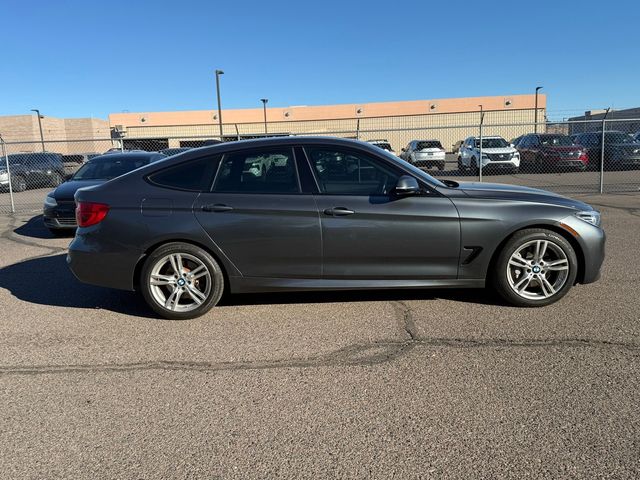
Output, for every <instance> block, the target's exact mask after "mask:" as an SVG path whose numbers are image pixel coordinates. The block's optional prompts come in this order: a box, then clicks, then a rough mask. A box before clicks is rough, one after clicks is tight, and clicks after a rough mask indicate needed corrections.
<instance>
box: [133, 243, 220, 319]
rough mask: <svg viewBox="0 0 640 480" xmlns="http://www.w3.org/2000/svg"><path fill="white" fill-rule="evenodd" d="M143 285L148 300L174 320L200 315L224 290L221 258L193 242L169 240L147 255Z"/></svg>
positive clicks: (156, 308) (144, 294)
mask: <svg viewBox="0 0 640 480" xmlns="http://www.w3.org/2000/svg"><path fill="white" fill-rule="evenodd" d="M140 289H141V291H142V295H143V297H144V299H145V301H146V302H147V304H148V305H149V306H150V307H151V308H152V309H153V310H154V311H155V312H156V313H158V314H159V315H161V316H162V317H164V318H168V319H171V320H187V319H191V318H196V317H199V316H200V315H203V314H205V313H206V312H208V311H209V310H210V309H211V308H213V307H214V306H215V305H216V304H217V303H218V301H220V298H221V297H222V292H223V291H224V276H223V274H222V270H221V268H220V265H218V262H217V261H216V260H215V259H214V258H213V257H212V256H211V255H210V254H209V253H208V252H207V251H205V250H203V249H202V248H200V247H197V246H195V245H191V244H189V243H182V242H180V243H178V242H176V243H168V244H166V245H163V246H161V247H159V248H158V249H156V250H154V251H153V252H152V253H151V254H150V255H149V257H148V258H147V259H146V261H145V263H144V265H143V268H142V272H141V277H140Z"/></svg>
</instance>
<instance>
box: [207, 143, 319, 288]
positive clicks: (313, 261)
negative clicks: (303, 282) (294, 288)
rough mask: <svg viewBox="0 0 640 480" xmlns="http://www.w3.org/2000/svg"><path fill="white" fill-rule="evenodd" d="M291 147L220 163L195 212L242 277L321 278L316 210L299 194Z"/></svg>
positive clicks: (230, 156) (238, 154)
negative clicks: (211, 189) (211, 187)
mask: <svg viewBox="0 0 640 480" xmlns="http://www.w3.org/2000/svg"><path fill="white" fill-rule="evenodd" d="M299 192H300V182H299V179H298V174H297V168H296V162H295V157H294V155H293V151H292V149H291V148H290V147H279V148H270V149H259V150H251V151H247V150H242V151H239V152H232V153H229V154H226V155H225V156H224V157H223V159H222V160H221V162H220V167H219V168H218V173H217V176H216V180H215V183H214V187H213V192H212V193H209V192H208V193H202V194H200V196H199V197H198V199H197V201H196V203H195V205H194V212H195V215H196V218H197V219H198V221H199V222H200V224H201V225H202V226H203V227H204V229H205V230H206V231H207V233H208V234H209V236H210V237H211V238H212V240H213V241H214V242H215V243H216V244H217V246H218V247H219V248H220V249H221V250H222V251H223V252H224V253H225V255H226V256H227V257H229V259H230V260H231V261H232V262H233V263H234V265H235V266H236V267H237V268H238V270H240V272H241V273H242V275H244V276H252V277H279V278H320V275H321V265H322V250H321V238H320V236H321V230H320V219H319V214H318V208H317V206H316V203H315V200H314V198H313V196H312V195H310V194H306V195H305V194H301V193H299Z"/></svg>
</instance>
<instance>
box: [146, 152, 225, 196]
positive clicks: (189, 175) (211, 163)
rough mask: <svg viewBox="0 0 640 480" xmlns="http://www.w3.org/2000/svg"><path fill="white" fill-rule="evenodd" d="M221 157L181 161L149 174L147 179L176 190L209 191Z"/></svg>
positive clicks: (154, 183)
mask: <svg viewBox="0 0 640 480" xmlns="http://www.w3.org/2000/svg"><path fill="white" fill-rule="evenodd" d="M220 158H221V156H220V155H216V156H213V157H203V158H198V159H195V160H190V161H187V162H184V163H180V164H178V165H174V166H172V167H167V168H164V169H162V170H160V171H158V172H155V173H152V174H150V175H148V176H147V180H148V181H149V182H150V183H152V184H153V185H157V186H159V187H164V188H171V189H174V190H188V191H194V192H202V191H205V190H206V191H208V190H209V189H210V187H211V184H212V182H213V176H214V174H215V172H216V170H217V169H218V164H219V163H220Z"/></svg>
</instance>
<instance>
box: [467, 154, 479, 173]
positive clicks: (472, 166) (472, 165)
mask: <svg viewBox="0 0 640 480" xmlns="http://www.w3.org/2000/svg"><path fill="white" fill-rule="evenodd" d="M469 172H471V175H472V176H474V177H477V176H478V175H479V174H480V169H479V168H478V162H477V160H476V157H471V160H469Z"/></svg>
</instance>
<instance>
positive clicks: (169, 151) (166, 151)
mask: <svg viewBox="0 0 640 480" xmlns="http://www.w3.org/2000/svg"><path fill="white" fill-rule="evenodd" d="M187 150H191V148H190V147H174V148H165V149H164V150H160V153H162V154H163V155H166V156H167V157H170V156H172V155H177V154H179V153H182V152H186V151H187Z"/></svg>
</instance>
